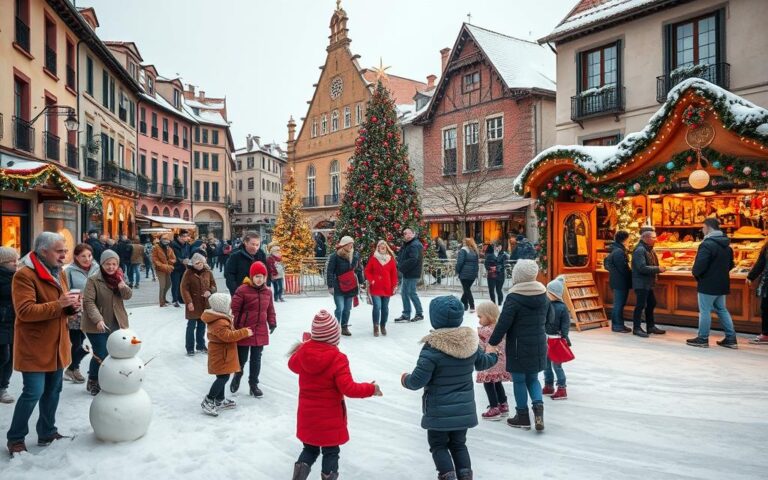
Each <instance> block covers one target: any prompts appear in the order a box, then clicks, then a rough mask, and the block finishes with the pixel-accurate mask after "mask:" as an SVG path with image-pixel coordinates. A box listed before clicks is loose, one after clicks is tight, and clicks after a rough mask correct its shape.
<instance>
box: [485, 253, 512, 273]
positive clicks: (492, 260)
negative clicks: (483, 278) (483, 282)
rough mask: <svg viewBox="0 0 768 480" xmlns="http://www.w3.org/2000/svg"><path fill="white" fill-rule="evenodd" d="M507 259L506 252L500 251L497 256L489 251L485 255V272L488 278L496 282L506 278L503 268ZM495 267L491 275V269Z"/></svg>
mask: <svg viewBox="0 0 768 480" xmlns="http://www.w3.org/2000/svg"><path fill="white" fill-rule="evenodd" d="M508 259H509V255H507V252H505V251H504V250H502V251H501V252H499V254H498V255H496V253H494V252H493V251H489V252H488V253H486V254H485V271H486V272H487V275H488V278H491V279H494V278H495V279H496V280H502V281H503V280H504V279H505V278H507V277H506V271H505V266H506V264H507V260H508ZM493 267H496V273H495V274H493V273H492V272H493V270H492V268H493Z"/></svg>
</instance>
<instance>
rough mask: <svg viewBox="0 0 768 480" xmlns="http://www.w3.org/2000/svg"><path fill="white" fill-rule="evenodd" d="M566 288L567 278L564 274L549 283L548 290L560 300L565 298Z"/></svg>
mask: <svg viewBox="0 0 768 480" xmlns="http://www.w3.org/2000/svg"><path fill="white" fill-rule="evenodd" d="M564 290H565V278H563V276H562V275H560V276H559V277H557V278H555V279H554V280H552V281H551V282H549V283H548V284H547V291H548V292H549V293H551V294H552V295H554V296H555V297H557V299H558V300H560V301H562V300H563V291H564Z"/></svg>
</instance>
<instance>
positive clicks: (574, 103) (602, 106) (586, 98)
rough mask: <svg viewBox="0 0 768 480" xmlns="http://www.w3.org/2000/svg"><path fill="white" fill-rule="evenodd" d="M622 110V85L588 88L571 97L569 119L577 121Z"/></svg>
mask: <svg viewBox="0 0 768 480" xmlns="http://www.w3.org/2000/svg"><path fill="white" fill-rule="evenodd" d="M623 111H624V87H611V86H609V87H602V88H596V89H589V90H586V91H584V92H581V93H579V94H578V95H575V96H573V97H571V120H573V121H574V122H578V121H580V120H584V119H585V118H590V117H597V116H600V115H610V114H614V115H615V114H618V113H621V112H623Z"/></svg>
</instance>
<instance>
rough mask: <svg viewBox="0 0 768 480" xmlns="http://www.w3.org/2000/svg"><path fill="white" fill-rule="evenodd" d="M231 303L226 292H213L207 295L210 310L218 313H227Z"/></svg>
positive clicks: (230, 298)
mask: <svg viewBox="0 0 768 480" xmlns="http://www.w3.org/2000/svg"><path fill="white" fill-rule="evenodd" d="M231 304H232V297H230V296H229V294H228V293H214V294H213V295H211V296H210V297H208V305H210V306H211V310H213V311H214V312H218V313H223V314H225V315H229V307H230V305H231Z"/></svg>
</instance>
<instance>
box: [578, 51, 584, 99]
mask: <svg viewBox="0 0 768 480" xmlns="http://www.w3.org/2000/svg"><path fill="white" fill-rule="evenodd" d="M583 55H584V53H583V52H579V53H577V54H576V93H580V92H581V91H582V90H583V89H584V85H583V84H584V81H583V78H584V60H583V59H582V56H583Z"/></svg>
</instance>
